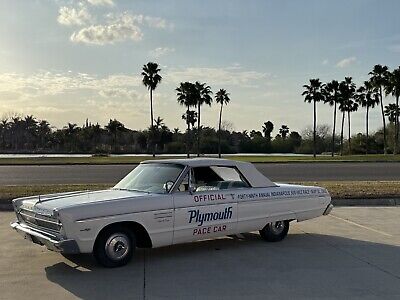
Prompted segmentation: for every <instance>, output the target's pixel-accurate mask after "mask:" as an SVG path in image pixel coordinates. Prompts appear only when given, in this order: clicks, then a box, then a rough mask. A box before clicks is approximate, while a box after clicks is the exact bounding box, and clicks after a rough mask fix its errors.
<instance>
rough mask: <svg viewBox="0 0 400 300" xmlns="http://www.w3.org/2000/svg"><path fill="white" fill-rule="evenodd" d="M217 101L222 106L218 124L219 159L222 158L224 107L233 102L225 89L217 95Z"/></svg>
mask: <svg viewBox="0 0 400 300" xmlns="http://www.w3.org/2000/svg"><path fill="white" fill-rule="evenodd" d="M215 101H216V102H217V103H218V104H220V105H221V108H220V110H219V122H218V157H219V158H221V122H222V107H223V106H224V105H228V103H229V102H230V101H231V99H230V98H229V93H227V92H226V90H225V89H220V90H219V91H218V92H217V93H216V94H215Z"/></svg>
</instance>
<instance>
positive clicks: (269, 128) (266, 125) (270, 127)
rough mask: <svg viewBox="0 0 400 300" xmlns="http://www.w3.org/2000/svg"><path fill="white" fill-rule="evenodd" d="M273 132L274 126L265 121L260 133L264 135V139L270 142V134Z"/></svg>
mask: <svg viewBox="0 0 400 300" xmlns="http://www.w3.org/2000/svg"><path fill="white" fill-rule="evenodd" d="M273 130H274V124H273V123H272V122H271V121H267V122H265V123H264V125H263V126H262V131H263V133H264V136H265V138H266V139H267V140H268V141H270V140H271V133H272V131H273Z"/></svg>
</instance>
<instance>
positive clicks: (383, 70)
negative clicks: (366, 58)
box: [369, 65, 389, 154]
mask: <svg viewBox="0 0 400 300" xmlns="http://www.w3.org/2000/svg"><path fill="white" fill-rule="evenodd" d="M369 75H370V76H371V77H370V80H371V83H372V84H373V85H374V86H375V87H376V88H377V89H378V90H379V100H380V104H381V113H382V123H383V152H384V153H385V154H386V153H387V140H386V120H385V113H384V110H383V88H384V87H385V86H387V81H388V77H389V69H388V67H387V66H382V65H375V66H374V68H373V69H372V71H371V72H369Z"/></svg>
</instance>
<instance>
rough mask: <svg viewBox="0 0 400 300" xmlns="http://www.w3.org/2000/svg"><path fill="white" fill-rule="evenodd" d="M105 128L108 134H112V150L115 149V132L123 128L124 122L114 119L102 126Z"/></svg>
mask: <svg viewBox="0 0 400 300" xmlns="http://www.w3.org/2000/svg"><path fill="white" fill-rule="evenodd" d="M104 128H105V129H107V130H108V132H109V133H110V134H112V136H113V145H114V152H115V151H116V148H117V134H118V132H119V131H123V130H125V126H124V124H122V123H121V122H120V121H118V120H116V119H114V120H111V119H110V121H109V122H108V124H107V125H106V126H104Z"/></svg>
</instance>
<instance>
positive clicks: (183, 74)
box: [165, 66, 271, 87]
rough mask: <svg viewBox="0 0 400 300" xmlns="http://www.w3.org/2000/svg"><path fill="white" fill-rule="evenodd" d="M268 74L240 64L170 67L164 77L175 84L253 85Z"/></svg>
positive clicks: (268, 75)
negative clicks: (246, 68)
mask: <svg viewBox="0 0 400 300" xmlns="http://www.w3.org/2000/svg"><path fill="white" fill-rule="evenodd" d="M270 76H271V75H270V74H267V73H261V72H257V71H246V70H243V69H242V68H241V67H240V66H234V67H224V68H212V67H208V68H206V67H199V68H186V69H171V70H169V71H167V75H166V76H165V78H167V80H170V81H172V82H174V84H177V83H179V82H182V81H196V80H199V81H202V82H207V83H208V84H210V85H225V86H238V85H240V86H241V87H255V86H257V85H258V83H259V81H261V80H263V81H264V82H263V83H264V84H265V80H266V78H267V77H270Z"/></svg>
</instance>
